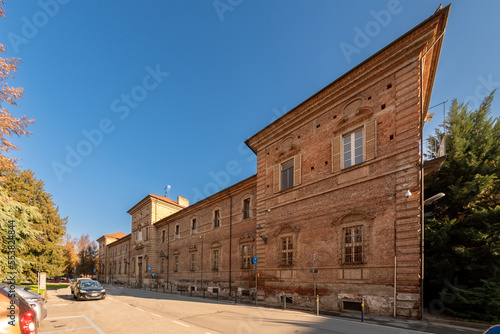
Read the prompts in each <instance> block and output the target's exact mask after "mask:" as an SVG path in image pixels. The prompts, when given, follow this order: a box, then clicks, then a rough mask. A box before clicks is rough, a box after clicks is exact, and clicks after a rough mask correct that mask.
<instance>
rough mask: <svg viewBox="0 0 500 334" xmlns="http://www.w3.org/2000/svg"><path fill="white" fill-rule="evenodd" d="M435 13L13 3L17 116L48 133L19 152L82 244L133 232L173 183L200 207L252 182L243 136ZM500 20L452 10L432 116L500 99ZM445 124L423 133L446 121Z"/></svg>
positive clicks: (482, 7)
mask: <svg viewBox="0 0 500 334" xmlns="http://www.w3.org/2000/svg"><path fill="white" fill-rule="evenodd" d="M439 4H440V1H431V0H429V1H411V0H400V1H397V0H383V1H373V0H367V1H342V2H341V1H327V0H302V1H299V0H297V1H289V0H252V1H249V0H216V1H213V0H210V1H196V3H195V2H187V1H174V0H168V1H167V0H166V1H141V2H139V1H137V0H134V1H132V0H121V1H117V0H114V1H106V2H104V1H96V0H89V1H76V0H73V1H70V0H41V1H29V2H27V1H23V2H20V1H12V0H6V1H5V10H6V16H7V19H6V20H1V21H0V42H1V43H3V44H4V45H5V47H6V49H7V54H6V56H8V57H12V56H15V57H20V58H21V59H22V64H20V66H19V71H18V73H17V75H16V78H15V79H14V80H11V81H10V83H11V85H13V86H21V87H23V88H24V89H25V94H24V97H23V99H22V100H20V101H19V103H18V106H17V107H12V108H10V111H11V112H13V113H14V114H15V115H17V116H20V115H27V117H29V118H33V119H35V120H36V123H35V124H34V125H32V126H30V130H31V131H32V135H31V136H29V137H27V138H19V139H15V140H14V142H15V143H16V144H18V145H19V146H20V148H21V150H20V151H16V152H14V154H13V155H15V156H17V157H19V158H20V159H21V160H20V163H21V167H22V168H24V169H31V170H33V171H34V172H35V174H36V176H37V177H38V178H39V179H41V180H43V181H44V182H45V185H46V190H47V191H48V192H49V193H51V194H52V195H53V200H54V202H55V203H56V204H57V205H58V206H59V210H60V213H61V215H62V216H63V217H66V216H67V217H68V226H67V232H68V233H70V234H71V235H72V236H79V235H81V234H82V233H88V234H89V235H90V237H91V238H92V239H94V240H95V239H97V238H99V237H100V236H101V235H103V234H107V233H114V232H118V231H122V232H124V233H129V231H130V221H131V220H130V216H129V215H128V214H127V213H126V212H127V210H128V209H130V208H131V207H132V206H133V205H135V204H136V203H137V202H138V201H139V200H141V199H142V198H144V197H145V196H146V195H147V194H149V193H153V194H157V195H164V193H165V190H164V188H165V186H167V185H171V189H170V192H169V197H170V198H172V199H174V200H175V199H176V198H177V195H181V196H184V197H187V198H188V199H189V200H190V201H191V202H194V201H197V200H199V199H201V198H202V197H205V196H207V195H210V194H212V193H214V192H215V191H217V190H221V189H223V188H225V187H227V186H229V185H231V184H234V183H236V182H238V181H240V180H243V179H245V178H247V177H249V176H251V175H253V174H254V173H255V172H256V164H255V157H254V156H253V154H252V153H250V151H249V150H248V148H246V146H244V144H243V142H244V140H245V139H246V138H248V137H250V136H252V135H253V134H255V133H256V132H257V131H259V130H260V129H262V128H263V127H265V126H266V125H268V124H269V123H270V122H272V121H273V120H275V119H276V118H277V117H279V116H281V115H282V114H283V113H284V112H286V111H288V110H290V109H292V108H293V107H294V106H296V105H297V104H299V103H301V102H302V101H304V100H305V99H307V98H308V97H310V96H311V95H312V94H314V93H315V92H317V91H318V90H320V89H321V88H323V87H324V86H326V85H327V84H329V83H330V82H332V81H334V80H335V79H336V78H338V77H339V76H341V75H342V74H344V73H345V72H347V71H349V70H350V69H351V68H353V67H354V66H356V65H357V64H359V63H360V62H362V61H363V60H365V59H366V58H368V57H369V56H371V55H372V54H373V53H375V52H377V51H378V50H380V49H381V48H383V47H384V46H386V45H387V44H389V43H390V42H392V41H393V40H395V39H396V38H398V37H399V36H401V35H403V34H404V33H406V32H407V31H408V30H410V29H412V28H413V27H414V26H416V25H417V24H419V23H420V22H422V21H423V20H425V19H426V18H427V17H429V16H430V15H432V14H433V13H434V11H435V10H436V9H437V8H438V6H439ZM447 4H448V3H444V5H447ZM499 13H500V2H498V1H494V0H491V1H455V2H454V3H453V4H452V8H451V13H450V18H449V21H448V27H447V32H446V35H445V39H444V44H443V49H442V53H441V58H440V62H439V67H438V72H437V77H436V81H435V85H434V91H433V96H432V102H431V106H432V105H435V104H438V103H441V102H443V101H446V100H448V103H447V107H448V106H449V105H450V102H451V100H452V99H453V98H457V99H458V100H459V101H467V102H469V103H470V104H471V105H477V101H480V100H482V98H484V96H486V95H487V94H489V92H490V91H491V89H494V88H498V87H500V66H499V63H498V59H500V43H499V38H498V36H499V32H500V20H498V14H499ZM367 29H372V30H371V31H369V32H370V34H369V35H370V36H368V35H367V36H368V38H367V39H365V40H364V41H363V43H360V42H359V39H356V35H357V34H359V31H362V32H364V33H366V32H367ZM356 43H357V44H356ZM346 45H350V46H353V47H356V50H357V51H356V52H355V53H351V54H348V53H346V52H345V51H343V48H342V46H346ZM344 49H345V48H344ZM499 98H500V97H499ZM499 105H500V102H498V100H497V101H496V102H495V103H494V108H493V109H494V116H499V115H500V113H499ZM433 111H434V112H435V113H436V116H435V118H434V120H433V121H432V122H431V123H429V124H427V129H429V130H427V132H430V130H431V129H432V128H433V127H436V126H438V125H439V124H440V123H441V122H442V119H443V117H442V114H443V109H442V107H440V108H435V109H434V110H433ZM77 155H78V156H77Z"/></svg>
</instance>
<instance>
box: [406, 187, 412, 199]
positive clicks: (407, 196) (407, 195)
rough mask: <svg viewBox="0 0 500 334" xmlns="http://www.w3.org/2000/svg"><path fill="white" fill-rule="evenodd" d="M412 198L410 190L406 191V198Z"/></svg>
mask: <svg viewBox="0 0 500 334" xmlns="http://www.w3.org/2000/svg"><path fill="white" fill-rule="evenodd" d="M410 196H411V191H410V189H408V190H406V193H405V197H406V198H409V197H410Z"/></svg>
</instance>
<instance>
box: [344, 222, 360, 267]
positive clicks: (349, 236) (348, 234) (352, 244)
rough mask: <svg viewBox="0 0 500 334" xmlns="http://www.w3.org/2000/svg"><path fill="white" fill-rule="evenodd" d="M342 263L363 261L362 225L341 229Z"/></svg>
mask: <svg viewBox="0 0 500 334" xmlns="http://www.w3.org/2000/svg"><path fill="white" fill-rule="evenodd" d="M343 232H344V233H343V236H344V237H343V249H344V257H343V260H344V261H343V263H344V264H360V263H363V227H362V226H353V227H345V228H344V229H343Z"/></svg>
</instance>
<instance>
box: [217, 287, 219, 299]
mask: <svg viewBox="0 0 500 334" xmlns="http://www.w3.org/2000/svg"><path fill="white" fill-rule="evenodd" d="M218 300H219V289H217V301H218Z"/></svg>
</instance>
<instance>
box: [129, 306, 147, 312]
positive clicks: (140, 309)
mask: <svg viewBox="0 0 500 334" xmlns="http://www.w3.org/2000/svg"><path fill="white" fill-rule="evenodd" d="M129 305H130V304H129ZM130 306H132V305H130ZM132 307H133V308H136V309H138V310H139V311H142V312H146V311H144V310H143V309H142V308H138V307H136V306H132Z"/></svg>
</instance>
